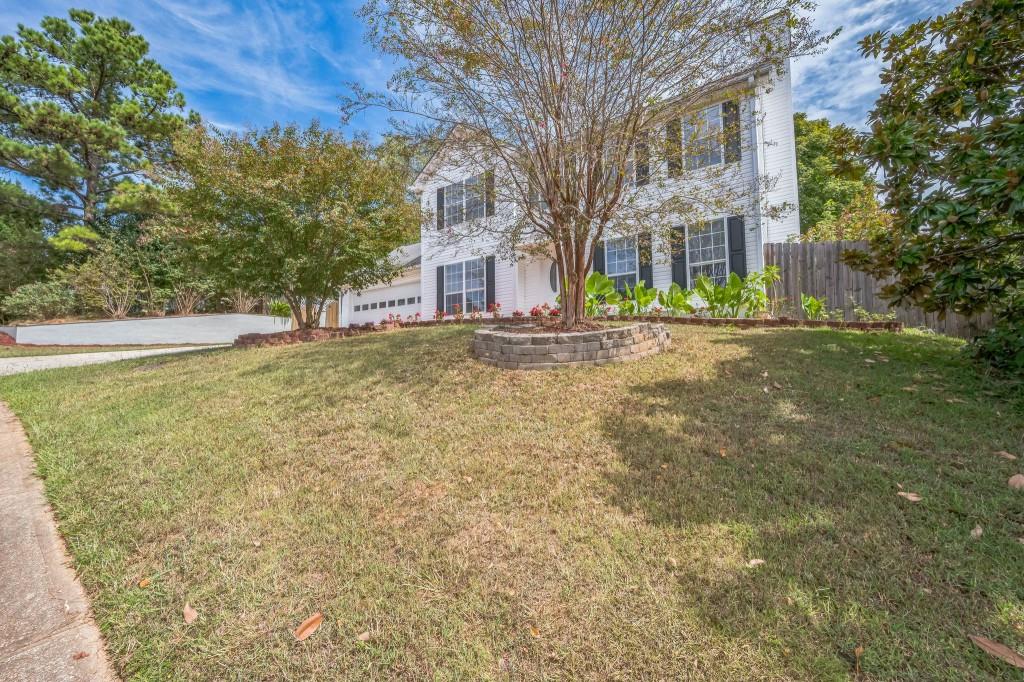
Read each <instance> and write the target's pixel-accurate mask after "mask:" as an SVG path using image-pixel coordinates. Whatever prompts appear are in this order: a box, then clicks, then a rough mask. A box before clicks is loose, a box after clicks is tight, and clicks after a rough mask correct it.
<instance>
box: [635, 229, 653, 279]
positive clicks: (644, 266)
mask: <svg viewBox="0 0 1024 682" xmlns="http://www.w3.org/2000/svg"><path fill="white" fill-rule="evenodd" d="M636 243H637V260H638V262H639V265H640V272H639V274H638V276H637V281H638V282H639V281H641V280H642V281H643V283H644V286H645V287H647V288H648V289H649V288H651V287H652V286H654V257H653V254H652V253H651V236H650V235H646V234H645V235H640V238H639V239H637V242H636Z"/></svg>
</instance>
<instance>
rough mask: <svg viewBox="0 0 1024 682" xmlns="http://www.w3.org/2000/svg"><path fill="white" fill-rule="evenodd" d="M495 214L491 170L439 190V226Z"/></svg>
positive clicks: (447, 225) (450, 225) (456, 223)
mask: <svg viewBox="0 0 1024 682" xmlns="http://www.w3.org/2000/svg"><path fill="white" fill-rule="evenodd" d="M492 215H494V175H493V173H491V172H490V171H488V172H486V173H482V174H480V175H474V176H472V177H469V178H466V179H465V180H460V181H459V182H454V183H452V184H450V185H447V186H445V187H441V188H439V189H438V190H437V227H438V228H439V229H440V228H443V227H452V226H454V225H458V224H460V223H464V222H467V221H470V220H479V219H480V218H486V217H488V216H492Z"/></svg>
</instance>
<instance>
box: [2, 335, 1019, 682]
mask: <svg viewBox="0 0 1024 682" xmlns="http://www.w3.org/2000/svg"><path fill="white" fill-rule="evenodd" d="M470 334H471V331H470V329H468V328H464V327H458V328H455V327H451V328H435V329H426V330H407V331H399V332H395V333H391V334H378V335H372V336H367V337H359V338H351V339H344V340H341V341H335V342H325V343H313V344H307V345H301V346H288V347H276V348H265V349H259V350H225V351H216V352H211V353H206V354H203V355H198V356H179V357H166V358H159V359H157V360H153V359H146V360H139V361H132V362H125V363H119V364H117V365H110V366H97V367H86V368H77V369H73V370H61V371H60V372H52V373H51V372H41V373H37V374H29V375H22V376H15V377H8V378H4V379H2V380H0V397H3V399H5V400H7V401H9V403H10V404H11V406H12V407H13V409H14V410H15V411H16V412H17V413H18V414H19V415H20V416H21V418H22V420H23V421H24V424H25V426H26V428H27V429H28V432H29V435H30V439H31V442H32V444H33V446H34V447H35V449H36V453H37V458H38V463H39V468H40V470H41V472H42V474H43V475H44V476H45V478H46V489H47V494H48V495H49V497H50V499H51V500H52V502H53V504H54V506H55V508H56V510H57V513H58V515H59V517H60V519H61V530H62V531H63V533H64V535H65V536H66V538H67V540H68V544H69V546H70V549H71V551H72V553H73V555H74V558H75V563H76V565H77V567H78V570H79V572H80V574H81V576H82V578H83V580H84V582H85V585H86V587H87V589H88V591H89V593H90V594H91V596H92V598H93V605H94V609H95V612H96V615H97V617H98V619H99V622H100V624H101V627H102V629H103V631H104V633H105V635H106V637H107V639H108V642H109V646H110V649H111V653H112V655H113V660H114V661H115V662H116V664H117V666H118V668H119V669H120V671H121V672H122V673H123V674H124V675H126V676H128V677H137V678H140V679H157V678H174V679H182V678H194V679H205V678H210V679H243V678H244V679H314V678H321V679H328V678H330V679H334V678H337V677H344V678H351V679H368V678H380V679H395V678H404V679H423V678H428V677H433V678H440V679H479V678H496V679H524V678H525V679H538V678H562V679H580V678H590V679H609V678H610V679H713V680H724V679H736V680H752V679H783V678H786V679H814V680H822V679H834V680H845V679H849V677H850V676H851V674H852V673H853V671H854V669H855V665H856V657H855V653H854V652H855V650H856V648H857V647H858V646H862V647H863V655H862V656H861V659H860V667H861V670H862V673H861V675H862V678H863V679H900V680H908V679H921V680H932V679H964V680H967V679H970V680H978V679H1006V678H1008V677H1010V678H1012V676H1013V675H1014V674H1015V673H1016V674H1019V671H1015V670H1014V669H1013V668H1011V667H1010V666H1009V665H1007V664H1006V663H1004V662H1002V661H1000V660H997V659H995V658H992V657H989V656H988V655H986V654H985V653H984V652H982V651H981V650H980V649H978V648H976V647H974V645H973V644H971V642H970V641H969V640H968V639H967V635H969V634H979V635H985V636H988V637H990V638H992V639H995V640H999V641H1002V642H1003V643H1005V644H1007V645H1010V646H1011V647H1014V648H1016V649H1017V650H1018V651H1021V650H1024V582H1022V580H1021V577H1022V575H1024V544H1022V543H1021V541H1020V539H1019V538H1021V537H1024V492H1013V491H1011V490H1010V488H1009V487H1008V486H1007V479H1008V478H1009V477H1010V476H1011V475H1012V474H1014V473H1016V472H1017V471H1020V470H1022V468H1024V463H1022V459H1024V458H1022V459H1018V460H1017V461H1009V460H1007V459H1004V458H1002V457H1000V456H998V455H996V454H995V453H996V451H1000V450H1006V451H1009V452H1011V453H1015V454H1017V455H1018V456H1020V455H1024V400H1022V397H1021V394H1020V392H1019V389H1014V388H1013V387H1010V386H1007V385H1005V384H1000V383H999V382H997V381H995V380H992V379H989V378H985V377H983V376H981V375H979V374H978V373H977V371H976V370H975V369H974V368H972V367H970V366H968V365H966V364H965V363H964V361H963V360H962V359H961V358H960V356H959V355H958V353H957V344H956V342H953V341H951V340H949V339H944V338H940V337H931V336H923V335H913V334H906V335H902V336H894V335H888V334H886V335H868V334H861V333H850V332H846V333H843V332H834V331H826V330H770V331H745V332H744V331H734V330H727V329H705V328H699V327H677V328H673V335H674V339H673V347H672V349H671V351H669V352H667V353H665V354H663V355H660V356H656V357H653V358H649V359H645V360H642V361H638V362H634V363H626V364H622V365H615V366H608V367H600V368H583V369H578V370H566V371H558V372H534V373H528V372H506V371H501V370H497V369H491V368H487V367H484V366H482V365H481V364H479V363H477V362H475V361H473V360H472V359H471V358H470V357H469V356H468V352H467V346H468V341H469V338H470ZM901 486H902V488H901ZM901 489H902V491H905V492H912V493H917V494H918V495H920V496H921V501H919V502H911V501H908V500H907V499H905V498H903V497H900V496H898V495H897V493H898V492H899V491H901ZM977 526H980V527H981V528H982V530H983V533H982V535H981V536H980V537H972V529H974V528H975V527H977ZM755 560H762V561H763V562H764V563H763V564H758V562H757V561H755ZM144 579H148V580H149V581H150V582H149V584H148V586H147V587H145V588H143V587H139V582H140V581H141V580H144ZM186 602H187V603H190V604H191V605H192V606H194V607H195V608H196V610H197V611H198V612H199V614H200V615H199V619H198V620H197V621H196V622H195V623H193V624H191V625H186V624H185V623H184V622H183V619H182V608H183V606H184V605H185V603H186ZM317 611H320V612H322V613H323V614H324V621H323V625H322V627H321V628H320V630H319V631H317V632H316V633H315V634H313V635H312V636H311V637H310V638H309V639H307V640H306V641H304V642H296V641H295V640H294V638H293V637H292V634H291V630H292V629H294V628H295V627H296V626H297V625H298V624H299V623H300V622H301V621H302V620H303V619H304V618H306V617H307V616H308V615H310V614H311V613H313V612H317ZM364 632H368V633H369V638H368V641H360V639H358V638H357V635H359V634H360V633H364Z"/></svg>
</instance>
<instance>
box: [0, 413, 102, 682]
mask: <svg viewBox="0 0 1024 682" xmlns="http://www.w3.org/2000/svg"><path fill="white" fill-rule="evenodd" d="M0 603H2V604H3V609H2V610H0V680H4V682H8V681H10V682H15V681H17V682H35V681H42V680H83V681H84V680H98V681H100V682H113V681H116V680H117V676H116V675H115V674H114V672H113V670H112V669H111V667H110V663H109V661H108V659H107V655H106V652H105V650H104V648H103V638H102V637H101V635H100V631H99V628H98V627H97V626H96V622H95V621H94V620H93V617H92V614H91V613H90V611H89V600H88V598H87V597H86V595H85V590H84V589H83V588H82V584H81V583H80V582H79V581H78V577H77V576H76V575H75V571H74V570H73V569H72V568H71V560H70V558H69V557H68V554H67V551H66V549H65V547H64V542H63V540H62V539H61V537H60V534H59V533H58V531H57V524H56V521H55V519H54V516H53V512H52V510H51V509H50V506H49V505H48V504H47V503H46V497H45V496H44V494H43V484H42V481H41V480H40V479H39V478H38V477H37V476H36V475H35V463H34V462H33V459H32V450H31V448H30V447H29V444H28V441H27V440H26V438H25V432H24V430H23V429H22V428H21V423H20V422H19V421H18V418H17V417H15V416H14V413H12V412H11V411H10V409H9V408H8V407H7V405H5V404H4V403H3V402H0Z"/></svg>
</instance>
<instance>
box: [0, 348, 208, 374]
mask: <svg viewBox="0 0 1024 682" xmlns="http://www.w3.org/2000/svg"><path fill="white" fill-rule="evenodd" d="M209 348H226V346H223V345H216V346H178V347H177V348H155V349H153V350H146V349H143V350H113V351H99V352H97V353H72V354H68V355H34V356H29V357H24V358H0V376H6V375H8V374H21V373H23V372H35V371H38V370H41V369H56V368H58V367H79V366H81V365H98V364H101V363H104V362H116V361H117V360H131V359H132V358H148V357H151V356H154V355H174V354H177V353H191V352H193V351H197V350H207V349H209Z"/></svg>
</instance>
